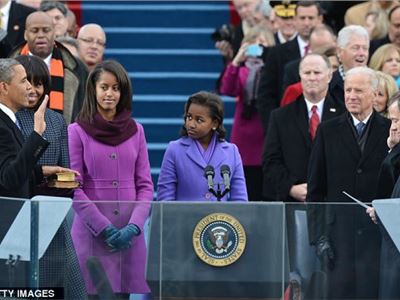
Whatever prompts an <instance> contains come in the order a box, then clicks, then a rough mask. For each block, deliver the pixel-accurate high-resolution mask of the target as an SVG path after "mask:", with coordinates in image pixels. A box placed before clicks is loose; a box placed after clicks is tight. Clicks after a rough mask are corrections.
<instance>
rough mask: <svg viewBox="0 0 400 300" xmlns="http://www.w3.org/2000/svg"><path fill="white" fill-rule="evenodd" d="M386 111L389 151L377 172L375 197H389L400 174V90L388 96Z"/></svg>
mask: <svg viewBox="0 0 400 300" xmlns="http://www.w3.org/2000/svg"><path fill="white" fill-rule="evenodd" d="M388 112H389V119H390V120H391V125H390V131H389V138H388V141H387V144H388V146H389V148H390V152H389V154H388V155H387V156H386V158H385V160H384V161H383V163H382V166H381V170H380V172H379V183H378V193H377V195H376V197H375V198H376V199H386V198H390V197H391V196H392V193H393V188H394V186H395V184H396V181H397V179H398V178H399V175H400V92H397V93H396V94H395V95H393V97H392V98H390V102H389V105H388Z"/></svg>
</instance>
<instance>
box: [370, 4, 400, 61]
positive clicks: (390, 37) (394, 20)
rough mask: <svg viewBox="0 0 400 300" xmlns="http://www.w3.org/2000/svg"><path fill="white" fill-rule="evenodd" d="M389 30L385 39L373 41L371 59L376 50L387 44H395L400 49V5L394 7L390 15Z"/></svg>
mask: <svg viewBox="0 0 400 300" xmlns="http://www.w3.org/2000/svg"><path fill="white" fill-rule="evenodd" d="M388 18H389V29H388V34H387V36H385V37H384V38H381V39H379V40H374V41H371V44H370V49H369V57H371V56H372V55H373V54H374V52H375V51H376V49H378V48H379V47H380V46H383V45H386V44H390V43H392V44H394V45H396V46H397V47H400V5H396V6H394V7H393V8H392V9H391V10H390V11H389V13H388Z"/></svg>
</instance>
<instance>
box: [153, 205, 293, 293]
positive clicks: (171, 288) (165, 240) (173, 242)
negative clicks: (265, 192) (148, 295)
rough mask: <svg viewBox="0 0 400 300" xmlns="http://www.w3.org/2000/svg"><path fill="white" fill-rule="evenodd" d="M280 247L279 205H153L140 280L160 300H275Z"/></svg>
mask: <svg viewBox="0 0 400 300" xmlns="http://www.w3.org/2000/svg"><path fill="white" fill-rule="evenodd" d="M286 245H287V242H286V234H285V209H284V205H283V203H279V202H274V203H238V202H235V203H233V202H232V203H229V202H228V203H227V202H207V203H205V202H181V201H180V202H155V203H153V206H152V211H151V221H150V236H149V244H148V257H147V269H146V279H147V282H148V284H149V286H150V289H151V291H152V294H153V296H155V297H160V298H161V299H166V298H191V299H193V298H202V299H204V298H206V299H207V298H208V299H211V298H213V299H215V298H242V299H243V298H246V299H251V298H277V299H278V298H281V297H282V295H283V291H284V288H285V282H286V281H287V278H285V277H286V276H287V274H288V266H287V261H288V254H287V246H286ZM285 274H286V275H285Z"/></svg>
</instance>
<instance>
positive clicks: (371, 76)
mask: <svg viewBox="0 0 400 300" xmlns="http://www.w3.org/2000/svg"><path fill="white" fill-rule="evenodd" d="M358 74H364V75H368V77H369V81H370V84H371V86H372V88H373V89H374V90H377V89H378V86H379V80H378V77H377V76H376V73H375V71H374V70H372V69H371V68H368V67H355V68H352V69H350V70H348V71H347V72H346V79H347V78H349V77H350V76H352V75H358Z"/></svg>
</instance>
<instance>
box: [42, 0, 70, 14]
mask: <svg viewBox="0 0 400 300" xmlns="http://www.w3.org/2000/svg"><path fill="white" fill-rule="evenodd" d="M52 9H58V10H59V11H60V12H61V13H62V14H63V15H64V17H66V16H67V12H68V10H67V7H66V6H65V5H64V4H63V3H61V2H59V1H42V2H41V3H40V6H39V10H40V11H44V12H46V11H49V10H52Z"/></svg>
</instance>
